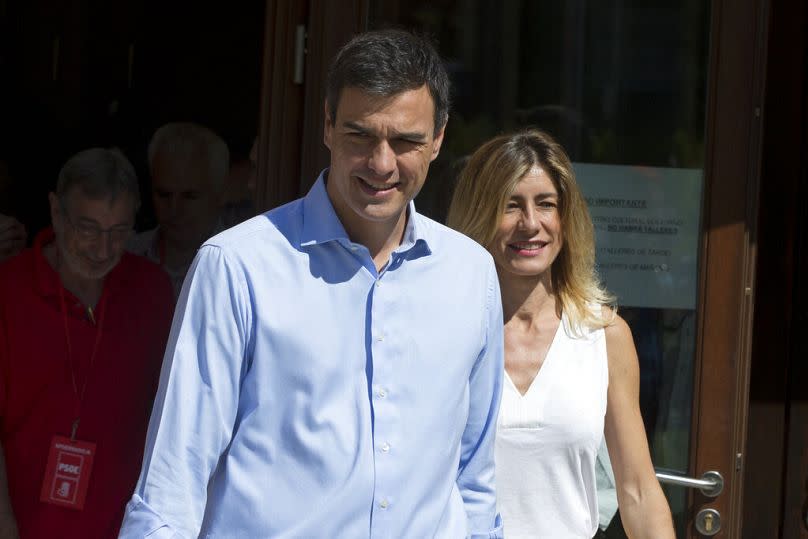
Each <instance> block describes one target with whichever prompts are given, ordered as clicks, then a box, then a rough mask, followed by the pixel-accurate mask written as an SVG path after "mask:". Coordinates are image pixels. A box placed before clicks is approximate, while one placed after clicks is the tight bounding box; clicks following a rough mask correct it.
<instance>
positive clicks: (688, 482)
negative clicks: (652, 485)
mask: <svg viewBox="0 0 808 539" xmlns="http://www.w3.org/2000/svg"><path fill="white" fill-rule="evenodd" d="M656 476H657V479H659V482H660V483H665V484H668V485H679V486H680V487H688V488H697V489H699V490H700V491H701V493H702V494H704V495H705V496H707V497H708V498H715V497H716V496H718V495H719V494H721V491H722V490H724V478H723V477H722V476H721V474H720V473H718V472H716V471H713V470H710V471H709V472H704V474H703V475H702V476H701V479H696V478H694V477H687V476H686V475H679V474H675V473H670V472H665V471H661V470H657V471H656Z"/></svg>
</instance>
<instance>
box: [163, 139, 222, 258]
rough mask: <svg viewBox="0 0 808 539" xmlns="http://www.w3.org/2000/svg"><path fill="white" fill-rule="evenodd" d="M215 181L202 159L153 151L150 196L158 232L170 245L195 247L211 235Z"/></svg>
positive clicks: (218, 201) (216, 208)
mask: <svg viewBox="0 0 808 539" xmlns="http://www.w3.org/2000/svg"><path fill="white" fill-rule="evenodd" d="M217 185H220V182H216V181H215V179H214V178H213V177H212V174H211V173H210V171H209V170H208V167H207V163H206V162H205V160H204V159H177V158H175V157H173V156H171V155H169V154H167V153H165V152H158V153H157V154H156V155H155V157H154V161H153V163H152V200H153V202H154V211H155V214H156V215H157V221H158V222H159V223H160V233H161V234H163V235H164V237H165V239H166V240H167V242H168V243H169V244H170V245H173V246H179V247H181V248H185V249H195V248H197V247H199V245H200V244H201V243H202V242H203V241H204V240H206V239H207V238H208V236H210V235H211V233H212V232H213V229H214V227H215V225H216V219H217V218H218V216H219V211H220V206H221V202H222V198H221V193H220V192H219V190H218V189H216V187H215V186H217Z"/></svg>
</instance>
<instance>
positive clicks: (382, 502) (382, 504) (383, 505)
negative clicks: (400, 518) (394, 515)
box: [379, 498, 390, 509]
mask: <svg viewBox="0 0 808 539" xmlns="http://www.w3.org/2000/svg"><path fill="white" fill-rule="evenodd" d="M388 505H390V504H389V503H387V498H384V499H382V501H380V502H379V507H381V508H382V509H387V506H388Z"/></svg>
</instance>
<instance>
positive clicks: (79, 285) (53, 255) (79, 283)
mask: <svg viewBox="0 0 808 539" xmlns="http://www.w3.org/2000/svg"><path fill="white" fill-rule="evenodd" d="M42 252H43V254H44V255H45V259H46V260H47V261H48V263H49V264H50V266H51V267H52V268H53V269H54V270H55V271H56V273H57V274H59V280H60V281H61V283H62V286H63V287H64V288H65V289H67V290H69V291H70V293H71V294H73V295H74V296H76V297H77V298H78V299H79V301H81V303H82V304H83V305H84V306H85V307H90V308H93V309H94V308H95V306H96V305H97V304H98V301H99V300H100V299H101V293H102V292H103V290H104V279H86V278H84V277H82V276H81V275H77V274H76V273H75V272H73V271H71V270H70V268H69V267H68V265H67V264H66V263H65V261H64V257H60V256H59V251H58V248H57V247H56V243H55V242H54V243H51V244H49V245H46V246H45V247H44V248H43V249H42Z"/></svg>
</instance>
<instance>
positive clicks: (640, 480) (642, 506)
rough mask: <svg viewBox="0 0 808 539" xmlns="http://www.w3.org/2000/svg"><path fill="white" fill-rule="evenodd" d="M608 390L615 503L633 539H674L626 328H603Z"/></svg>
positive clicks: (617, 323) (607, 431)
mask: <svg viewBox="0 0 808 539" xmlns="http://www.w3.org/2000/svg"><path fill="white" fill-rule="evenodd" d="M605 331H606V350H607V354H608V358H609V359H608V360H609V390H608V400H607V407H606V425H605V434H606V445H607V447H608V448H609V457H610V458H611V461H612V468H613V469H614V477H615V482H616V483H617V503H618V507H619V508H620V517H621V519H622V522H623V528H624V529H625V530H626V534H627V535H628V536H629V537H630V538H632V539H635V538H644V537H647V538H654V539H658V538H672V539H673V538H675V535H674V532H673V521H672V519H671V512H670V508H669V507H668V502H667V500H666V499H665V495H664V494H663V493H662V489H661V488H660V486H659V482H658V481H657V478H656V475H655V474H654V466H653V464H652V463H651V456H650V454H649V451H648V442H647V440H646V436H645V427H644V426H643V422H642V416H641V415H640V368H639V362H638V360H637V351H636V350H635V349H634V341H633V339H632V337H631V330H630V329H629V327H628V324H626V322H625V321H624V320H623V319H622V318H620V317H619V316H617V317H615V319H614V322H612V324H611V325H609V326H608V327H607V328H606V330H605Z"/></svg>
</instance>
